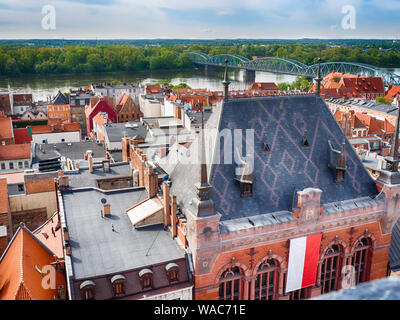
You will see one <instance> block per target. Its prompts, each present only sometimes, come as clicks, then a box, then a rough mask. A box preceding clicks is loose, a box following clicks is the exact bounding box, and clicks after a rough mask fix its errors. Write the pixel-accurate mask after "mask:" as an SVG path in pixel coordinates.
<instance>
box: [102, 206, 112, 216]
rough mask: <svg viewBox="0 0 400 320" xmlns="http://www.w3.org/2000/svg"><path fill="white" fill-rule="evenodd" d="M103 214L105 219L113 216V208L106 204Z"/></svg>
mask: <svg viewBox="0 0 400 320" xmlns="http://www.w3.org/2000/svg"><path fill="white" fill-rule="evenodd" d="M103 214H104V216H105V217H109V216H111V207H110V204H109V203H106V204H104V206H103Z"/></svg>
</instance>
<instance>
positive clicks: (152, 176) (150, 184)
mask: <svg viewBox="0 0 400 320" xmlns="http://www.w3.org/2000/svg"><path fill="white" fill-rule="evenodd" d="M145 187H146V190H147V192H148V194H149V199H151V198H153V197H154V196H155V195H156V194H157V192H158V176H157V173H155V172H153V166H151V165H150V166H149V167H148V168H147V173H146V179H145Z"/></svg>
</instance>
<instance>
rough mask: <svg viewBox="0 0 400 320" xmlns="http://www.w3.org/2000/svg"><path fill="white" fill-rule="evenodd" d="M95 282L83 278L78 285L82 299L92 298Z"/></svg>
mask: <svg viewBox="0 0 400 320" xmlns="http://www.w3.org/2000/svg"><path fill="white" fill-rule="evenodd" d="M95 286H96V284H95V283H94V282H93V281H92V280H85V281H83V282H82V283H81V285H80V286H79V290H80V291H81V296H82V299H83V300H94V297H95V295H94V293H95V291H94V288H95Z"/></svg>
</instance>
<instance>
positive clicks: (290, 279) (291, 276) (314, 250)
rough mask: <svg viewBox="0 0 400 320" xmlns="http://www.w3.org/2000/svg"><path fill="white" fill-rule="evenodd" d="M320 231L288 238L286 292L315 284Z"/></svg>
mask: <svg viewBox="0 0 400 320" xmlns="http://www.w3.org/2000/svg"><path fill="white" fill-rule="evenodd" d="M321 236H322V234H321V233H318V234H314V235H311V236H307V237H301V238H296V239H291V240H290V249H289V266H288V273H287V280H286V293H288V292H290V291H294V290H298V289H302V288H307V287H309V286H312V285H314V284H315V281H316V277H317V268H318V259H319V249H320V246H321Z"/></svg>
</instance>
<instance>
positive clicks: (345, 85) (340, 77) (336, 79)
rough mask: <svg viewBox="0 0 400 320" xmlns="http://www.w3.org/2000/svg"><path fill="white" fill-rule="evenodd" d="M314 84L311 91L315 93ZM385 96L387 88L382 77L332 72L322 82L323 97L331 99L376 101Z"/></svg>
mask: <svg viewBox="0 0 400 320" xmlns="http://www.w3.org/2000/svg"><path fill="white" fill-rule="evenodd" d="M315 89H316V85H315V84H314V85H313V86H312V87H311V89H310V91H311V92H315ZM384 95H385V87H384V85H383V80H382V78H380V77H362V76H357V75H353V74H347V73H340V72H332V73H330V74H328V75H327V76H325V77H324V78H323V80H322V81H321V96H322V97H323V98H325V99H330V98H340V97H347V98H364V99H369V100H374V99H376V98H377V97H383V96H384Z"/></svg>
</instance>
